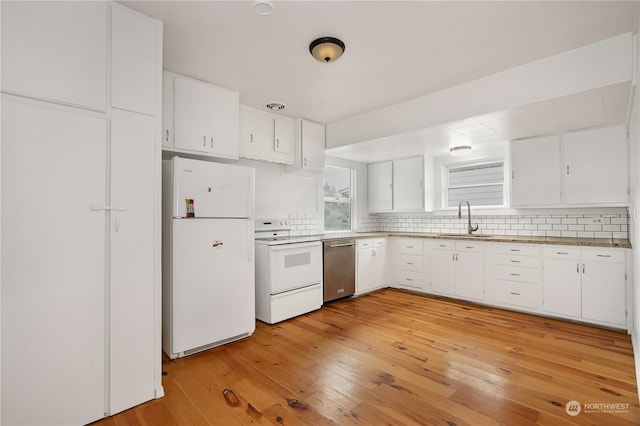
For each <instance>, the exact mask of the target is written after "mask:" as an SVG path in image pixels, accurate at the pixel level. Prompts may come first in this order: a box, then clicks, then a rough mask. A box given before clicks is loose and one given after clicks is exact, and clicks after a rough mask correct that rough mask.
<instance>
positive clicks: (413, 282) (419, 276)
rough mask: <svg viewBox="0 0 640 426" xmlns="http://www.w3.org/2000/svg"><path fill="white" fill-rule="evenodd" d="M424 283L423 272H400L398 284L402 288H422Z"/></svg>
mask: <svg viewBox="0 0 640 426" xmlns="http://www.w3.org/2000/svg"><path fill="white" fill-rule="evenodd" d="M423 282H424V274H423V273H422V272H412V271H402V270H401V271H399V273H398V283H399V284H400V285H402V286H408V287H414V288H422V287H423Z"/></svg>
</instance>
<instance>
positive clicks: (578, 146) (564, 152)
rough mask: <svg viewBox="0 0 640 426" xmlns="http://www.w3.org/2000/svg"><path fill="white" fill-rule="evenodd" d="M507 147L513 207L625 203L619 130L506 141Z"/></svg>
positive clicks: (624, 149)
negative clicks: (508, 149)
mask: <svg viewBox="0 0 640 426" xmlns="http://www.w3.org/2000/svg"><path fill="white" fill-rule="evenodd" d="M510 146H511V204H512V205H513V206H514V207H531V206H539V207H555V206H572V207H573V206H590V205H608V206H623V205H626V204H627V203H628V200H629V196H628V188H629V164H628V161H629V160H628V143H627V130H626V127H625V126H624V125H618V126H609V127H601V128H596V129H589V130H582V131H577V132H570V133H564V134H562V135H557V136H547V137H540V138H533V139H523V140H517V141H511V144H510Z"/></svg>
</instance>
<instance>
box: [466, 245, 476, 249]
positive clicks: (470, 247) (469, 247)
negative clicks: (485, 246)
mask: <svg viewBox="0 0 640 426" xmlns="http://www.w3.org/2000/svg"><path fill="white" fill-rule="evenodd" d="M465 248H468V249H472V248H474V247H473V246H466V247H465Z"/></svg>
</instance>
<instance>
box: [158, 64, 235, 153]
mask: <svg viewBox="0 0 640 426" xmlns="http://www.w3.org/2000/svg"><path fill="white" fill-rule="evenodd" d="M163 78H164V79H166V80H168V81H166V82H164V83H163V89H164V90H168V91H170V92H169V93H166V92H165V93H164V94H163V102H164V103H165V105H164V106H163V113H164V114H163V115H165V116H171V119H168V120H167V119H166V117H165V122H164V124H163V139H168V141H169V143H167V142H164V146H165V148H166V149H168V150H171V151H176V152H190V153H196V154H206V155H210V156H214V157H222V158H233V159H237V158H238V138H239V108H240V107H239V94H238V92H234V91H232V90H227V89H223V88H221V87H217V86H214V85H212V84H208V83H205V82H202V81H197V80H193V79H190V78H187V77H184V76H180V75H177V74H173V73H169V72H164V76H163ZM171 126H172V127H171Z"/></svg>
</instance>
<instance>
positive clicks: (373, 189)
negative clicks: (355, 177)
mask: <svg viewBox="0 0 640 426" xmlns="http://www.w3.org/2000/svg"><path fill="white" fill-rule="evenodd" d="M367 177H368V179H367V180H368V189H369V191H368V195H369V211H370V212H383V211H389V210H391V209H392V208H393V204H392V203H393V163H392V162H391V161H385V162H382V163H372V164H369V165H368V166H367Z"/></svg>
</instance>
